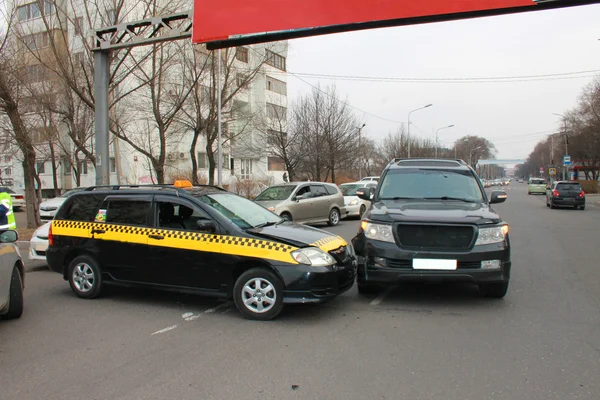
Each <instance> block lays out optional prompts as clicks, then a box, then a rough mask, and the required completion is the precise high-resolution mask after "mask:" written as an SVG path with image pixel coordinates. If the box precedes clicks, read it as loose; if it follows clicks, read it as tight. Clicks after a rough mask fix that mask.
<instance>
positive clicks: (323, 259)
mask: <svg viewBox="0 0 600 400" xmlns="http://www.w3.org/2000/svg"><path fill="white" fill-rule="evenodd" d="M292 257H293V258H294V260H296V262H299V263H300V264H306V265H312V266H313V267H328V266H330V265H335V264H336V261H335V258H333V257H332V256H331V255H330V254H328V253H326V252H324V251H323V250H321V249H319V248H317V247H306V248H304V249H298V250H296V251H293V252H292Z"/></svg>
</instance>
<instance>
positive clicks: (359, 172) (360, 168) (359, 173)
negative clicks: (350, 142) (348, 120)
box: [357, 124, 367, 181]
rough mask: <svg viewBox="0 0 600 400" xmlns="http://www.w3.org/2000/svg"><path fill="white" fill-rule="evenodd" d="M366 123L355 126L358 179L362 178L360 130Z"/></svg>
mask: <svg viewBox="0 0 600 400" xmlns="http://www.w3.org/2000/svg"><path fill="white" fill-rule="evenodd" d="M366 125H367V124H362V126H359V127H357V128H358V180H359V181H360V180H361V179H362V157H361V155H362V152H361V151H360V150H361V148H360V132H361V131H362V129H363V128H364V127H365V126H366Z"/></svg>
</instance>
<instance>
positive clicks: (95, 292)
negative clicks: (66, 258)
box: [68, 256, 103, 299]
mask: <svg viewBox="0 0 600 400" xmlns="http://www.w3.org/2000/svg"><path fill="white" fill-rule="evenodd" d="M68 276H69V284H70V285H71V289H72V290H73V292H74V293H75V294H76V295H77V296H79V297H81V298H84V299H93V298H96V297H98V296H100V294H101V293H102V289H103V282H102V270H101V268H100V265H99V264H98V262H97V261H96V260H95V259H94V258H93V257H90V256H79V257H75V258H74V259H73V261H71V263H70V264H69V275H68Z"/></svg>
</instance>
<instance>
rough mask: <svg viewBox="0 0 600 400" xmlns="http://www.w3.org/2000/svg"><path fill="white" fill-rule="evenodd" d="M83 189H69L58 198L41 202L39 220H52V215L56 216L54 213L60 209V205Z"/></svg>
mask: <svg viewBox="0 0 600 400" xmlns="http://www.w3.org/2000/svg"><path fill="white" fill-rule="evenodd" d="M83 189H84V188H77V189H71V190H69V191H67V192H65V193H63V194H61V195H60V196H58V197H55V198H53V199H48V200H46V201H43V202H42V203H41V204H40V219H41V220H42V221H51V220H52V218H54V215H56V211H57V210H58V209H59V208H60V206H61V205H62V203H64V202H65V200H67V198H68V197H69V196H71V195H73V194H75V193H77V192H80V191H82V190H83Z"/></svg>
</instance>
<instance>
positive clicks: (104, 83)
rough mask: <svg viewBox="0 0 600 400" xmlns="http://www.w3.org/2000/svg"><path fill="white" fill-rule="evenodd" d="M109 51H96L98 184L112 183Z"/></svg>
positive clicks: (95, 85) (95, 91)
mask: <svg viewBox="0 0 600 400" xmlns="http://www.w3.org/2000/svg"><path fill="white" fill-rule="evenodd" d="M108 56H109V53H108V51H96V52H94V96H95V108H96V185H109V184H110V175H109V173H110V171H109V167H110V162H109V153H108V79H109V78H108V77H109V63H108V59H109V57H108Z"/></svg>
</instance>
